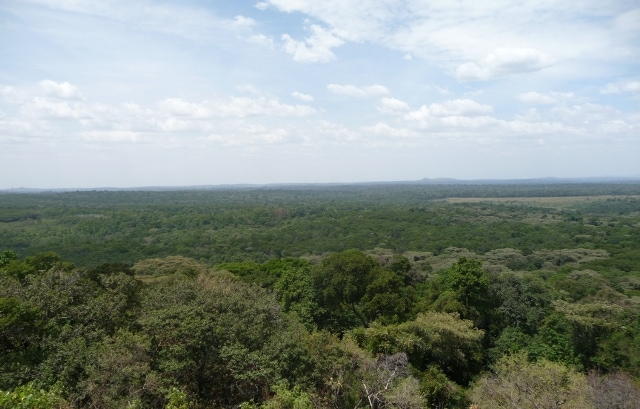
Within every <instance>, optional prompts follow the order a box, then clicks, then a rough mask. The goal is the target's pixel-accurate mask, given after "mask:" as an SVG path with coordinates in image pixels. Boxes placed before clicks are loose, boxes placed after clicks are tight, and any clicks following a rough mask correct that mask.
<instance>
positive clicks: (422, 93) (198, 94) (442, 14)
mask: <svg viewBox="0 0 640 409" xmlns="http://www.w3.org/2000/svg"><path fill="white" fill-rule="evenodd" d="M592 176H640V2H638V1H637V0H630V1H629V0H627V1H625V0H609V1H602V0H581V1H576V2H571V1H553V0H519V1H517V2H514V1H512V0H483V1H477V0H457V1H452V0H322V1H318V0H266V1H245V0H179V1H177V0H176V1H171V0H167V1H151V0H126V1H124V0H101V1H94V0H4V1H0V189H7V188H18V187H30V188H74V187H78V188H88V187H136V186H190V185H218V184H244V183H251V184H268V183H353V182H369V181H408V180H419V179H422V178H441V177H447V178H458V179H486V178H494V179H513V178H516V179H520V178H539V177H592Z"/></svg>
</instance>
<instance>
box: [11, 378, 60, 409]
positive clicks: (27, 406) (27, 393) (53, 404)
mask: <svg viewBox="0 0 640 409" xmlns="http://www.w3.org/2000/svg"><path fill="white" fill-rule="evenodd" d="M60 393H61V390H60V387H59V386H56V387H54V388H52V389H50V390H48V391H47V390H44V389H43V388H41V387H40V386H39V385H38V384H37V383H35V382H32V383H29V384H26V385H23V386H19V387H17V388H15V389H14V390H12V391H6V392H5V391H2V390H0V409H66V408H70V407H71V406H70V405H68V404H67V403H66V402H65V401H64V400H63V399H62V397H61V396H60Z"/></svg>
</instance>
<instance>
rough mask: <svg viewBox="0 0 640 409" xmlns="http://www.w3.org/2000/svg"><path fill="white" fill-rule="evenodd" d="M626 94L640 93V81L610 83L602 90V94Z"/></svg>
mask: <svg viewBox="0 0 640 409" xmlns="http://www.w3.org/2000/svg"><path fill="white" fill-rule="evenodd" d="M624 92H632V93H636V92H640V81H626V82H617V83H609V84H607V85H606V86H605V87H604V88H602V89H601V90H600V93H601V94H621V93H624Z"/></svg>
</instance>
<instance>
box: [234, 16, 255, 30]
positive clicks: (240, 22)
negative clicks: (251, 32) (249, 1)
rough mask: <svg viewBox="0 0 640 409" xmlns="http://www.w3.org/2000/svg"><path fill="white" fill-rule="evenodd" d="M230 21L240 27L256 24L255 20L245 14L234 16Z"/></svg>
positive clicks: (246, 27) (245, 27)
mask: <svg viewBox="0 0 640 409" xmlns="http://www.w3.org/2000/svg"><path fill="white" fill-rule="evenodd" d="M232 21H233V25H234V26H235V27H237V28H241V29H248V28H251V27H253V26H254V25H255V24H256V21H255V20H254V19H252V18H251V17H245V16H235V17H234V18H233V20H232Z"/></svg>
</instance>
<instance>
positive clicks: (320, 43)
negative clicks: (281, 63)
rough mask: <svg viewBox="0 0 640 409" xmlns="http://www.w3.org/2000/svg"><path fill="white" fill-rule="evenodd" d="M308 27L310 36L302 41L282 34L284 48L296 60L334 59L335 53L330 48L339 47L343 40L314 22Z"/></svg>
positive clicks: (326, 60)
mask: <svg viewBox="0 0 640 409" xmlns="http://www.w3.org/2000/svg"><path fill="white" fill-rule="evenodd" d="M309 29H310V30H311V36H310V37H307V38H305V39H304V40H303V41H297V40H294V39H293V38H291V37H290V36H289V35H288V34H284V35H283V36H282V40H283V41H284V50H285V51H286V52H287V53H288V54H291V55H293V60H294V61H298V62H306V63H314V62H329V61H332V60H335V58H336V55H335V54H334V53H333V51H331V49H333V48H336V47H340V46H341V45H342V44H344V41H342V40H341V39H340V38H338V37H336V36H335V35H334V34H333V33H331V31H329V30H325V29H324V28H322V27H320V26H318V25H315V24H314V25H312V26H311V27H310V28H309Z"/></svg>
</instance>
